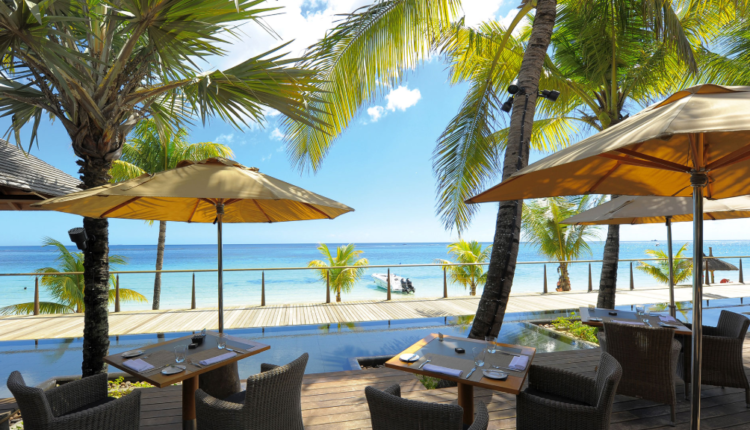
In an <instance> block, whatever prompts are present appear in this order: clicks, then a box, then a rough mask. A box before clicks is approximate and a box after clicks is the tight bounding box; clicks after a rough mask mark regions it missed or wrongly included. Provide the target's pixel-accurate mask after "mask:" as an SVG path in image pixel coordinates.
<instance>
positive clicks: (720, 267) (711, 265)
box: [703, 254, 740, 272]
mask: <svg viewBox="0 0 750 430" xmlns="http://www.w3.org/2000/svg"><path fill="white" fill-rule="evenodd" d="M703 256H704V257H705V256H706V254H703ZM703 270H708V271H709V272H728V271H732V270H740V269H738V268H737V266H735V265H734V264H732V263H727V262H726V261H722V260H719V259H717V258H707V259H705V260H703Z"/></svg>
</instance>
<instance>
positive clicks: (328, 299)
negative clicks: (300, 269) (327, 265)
mask: <svg viewBox="0 0 750 430" xmlns="http://www.w3.org/2000/svg"><path fill="white" fill-rule="evenodd" d="M326 303H331V270H330V269H328V270H326Z"/></svg>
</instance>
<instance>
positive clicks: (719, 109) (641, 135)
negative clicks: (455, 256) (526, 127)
mask: <svg viewBox="0 0 750 430" xmlns="http://www.w3.org/2000/svg"><path fill="white" fill-rule="evenodd" d="M748 118H750V87H722V86H718V85H699V86H695V87H691V88H688V89H686V90H682V91H679V92H677V93H675V94H673V95H671V96H670V97H668V98H667V99H666V100H664V101H662V102H660V103H656V104H654V105H652V106H649V107H648V108H646V109H644V110H643V111H641V112H639V113H638V114H636V115H633V116H632V117H630V118H628V119H626V120H623V121H622V122H620V123H619V124H617V125H614V126H612V127H610V128H608V129H607V130H604V131H602V132H600V133H597V134H595V135H593V136H591V137H589V138H587V139H584V140H583V141H581V142H579V143H577V144H575V145H571V146H569V147H568V148H565V149H563V150H561V151H559V152H556V153H554V154H552V155H550V156H548V157H546V158H544V159H542V160H540V161H538V162H536V163H534V164H532V165H530V166H528V167H526V168H524V169H521V170H519V171H518V172H516V173H515V174H514V175H513V176H511V177H510V178H509V179H508V180H506V181H505V182H503V183H501V184H499V185H496V186H495V187H493V188H490V189H489V190H487V191H484V192H483V193H481V194H478V195H477V196H474V197H472V198H471V199H469V200H467V203H481V202H494V201H503V200H518V199H529V198H541V197H553V196H570V195H580V194H617V195H638V196H667V197H690V196H692V197H693V214H698V216H694V218H695V220H696V221H694V222H693V247H694V249H693V342H692V345H693V350H692V356H693V359H692V366H693V367H692V381H693V386H692V387H691V389H692V390H691V394H692V396H691V408H690V409H691V410H690V422H691V428H692V429H699V428H700V394H701V392H700V390H701V383H700V381H701V350H702V332H703V330H702V326H701V324H702V322H703V321H702V302H701V300H702V298H703V297H702V286H703V277H702V273H701V270H700V269H701V267H702V266H703V264H702V263H703V253H702V249H703V216H702V214H703V197H704V191H705V196H706V197H707V198H709V199H722V198H728V197H738V196H742V195H747V194H750V121H748Z"/></svg>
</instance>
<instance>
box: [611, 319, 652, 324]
mask: <svg viewBox="0 0 750 430" xmlns="http://www.w3.org/2000/svg"><path fill="white" fill-rule="evenodd" d="M612 322H613V323H619V324H630V325H646V324H644V323H642V322H638V321H623V320H612Z"/></svg>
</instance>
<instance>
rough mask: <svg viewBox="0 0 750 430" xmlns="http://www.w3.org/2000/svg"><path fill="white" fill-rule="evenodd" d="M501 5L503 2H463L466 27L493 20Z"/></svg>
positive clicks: (469, 0) (472, 0)
mask: <svg viewBox="0 0 750 430" xmlns="http://www.w3.org/2000/svg"><path fill="white" fill-rule="evenodd" d="M503 3H504V1H503V0H463V1H462V2H461V5H462V7H463V9H464V13H465V14H466V15H465V16H466V18H465V22H466V25H468V26H469V27H474V26H476V25H479V24H480V23H482V22H483V21H487V20H489V19H494V18H495V17H496V16H497V12H498V9H500V6H501V5H502V4H503ZM513 10H514V11H515V10H517V9H513ZM514 15H515V14H514Z"/></svg>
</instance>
